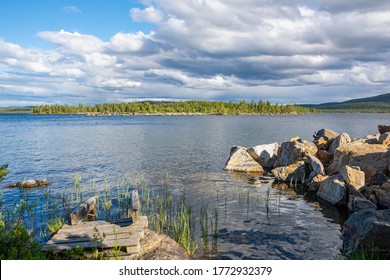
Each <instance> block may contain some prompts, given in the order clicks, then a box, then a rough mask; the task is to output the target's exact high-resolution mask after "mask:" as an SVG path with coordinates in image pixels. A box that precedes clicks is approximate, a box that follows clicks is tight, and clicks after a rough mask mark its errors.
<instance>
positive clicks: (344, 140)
mask: <svg viewBox="0 0 390 280" xmlns="http://www.w3.org/2000/svg"><path fill="white" fill-rule="evenodd" d="M350 142H351V137H350V136H349V135H348V134H347V133H342V134H341V135H339V136H337V137H336V138H334V139H333V141H332V143H331V144H330V145H329V148H328V152H329V153H331V154H334V153H335V151H336V149H337V148H339V147H341V146H343V145H345V144H348V143H350Z"/></svg>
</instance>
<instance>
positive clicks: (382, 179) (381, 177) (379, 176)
mask: <svg viewBox="0 0 390 280" xmlns="http://www.w3.org/2000/svg"><path fill="white" fill-rule="evenodd" d="M387 180H389V177H387V176H386V175H385V174H383V173H382V172H379V173H376V174H374V175H373V176H372V177H371V179H370V183H371V184H372V185H382V184H384V183H386V182H387Z"/></svg>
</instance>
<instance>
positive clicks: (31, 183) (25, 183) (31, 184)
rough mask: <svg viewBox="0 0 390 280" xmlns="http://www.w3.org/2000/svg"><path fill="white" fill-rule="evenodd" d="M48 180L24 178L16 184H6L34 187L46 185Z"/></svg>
mask: <svg viewBox="0 0 390 280" xmlns="http://www.w3.org/2000/svg"><path fill="white" fill-rule="evenodd" d="M48 184H49V181H48V180H47V179H43V180H25V181H22V182H18V183H16V184H12V185H8V186H7V188H35V187H41V186H47V185H48Z"/></svg>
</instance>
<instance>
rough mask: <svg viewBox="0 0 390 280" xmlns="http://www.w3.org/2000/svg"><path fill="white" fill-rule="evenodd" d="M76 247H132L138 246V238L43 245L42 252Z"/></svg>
mask: <svg viewBox="0 0 390 280" xmlns="http://www.w3.org/2000/svg"><path fill="white" fill-rule="evenodd" d="M77 246H79V247H81V248H84V249H92V248H102V249H106V248H113V247H133V246H140V242H139V238H126V239H117V240H107V241H105V240H103V241H102V242H94V241H85V242H74V243H63V244H53V245H51V244H47V245H44V246H43V248H42V250H43V251H48V250H53V251H64V250H71V249H74V248H76V247H77Z"/></svg>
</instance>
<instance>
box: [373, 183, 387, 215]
mask: <svg viewBox="0 0 390 280" xmlns="http://www.w3.org/2000/svg"><path fill="white" fill-rule="evenodd" d="M374 194H375V197H376V199H377V205H378V208H380V209H390V191H388V190H384V189H381V188H379V189H378V190H375V193H374ZM389 222H390V221H389Z"/></svg>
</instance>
